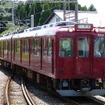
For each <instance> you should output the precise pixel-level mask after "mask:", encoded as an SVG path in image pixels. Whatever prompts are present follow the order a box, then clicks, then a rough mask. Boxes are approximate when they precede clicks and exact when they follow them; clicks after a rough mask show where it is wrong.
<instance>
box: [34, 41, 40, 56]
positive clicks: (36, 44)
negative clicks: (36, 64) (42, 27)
mask: <svg viewBox="0 0 105 105" xmlns="http://www.w3.org/2000/svg"><path fill="white" fill-rule="evenodd" d="M34 54H35V55H39V39H35V40H34Z"/></svg>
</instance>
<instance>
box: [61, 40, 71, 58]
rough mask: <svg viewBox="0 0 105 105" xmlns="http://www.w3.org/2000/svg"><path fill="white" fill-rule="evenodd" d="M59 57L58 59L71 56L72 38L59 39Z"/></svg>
mask: <svg viewBox="0 0 105 105" xmlns="http://www.w3.org/2000/svg"><path fill="white" fill-rule="evenodd" d="M59 56H60V57H70V56H73V39H72V38H60V41H59Z"/></svg>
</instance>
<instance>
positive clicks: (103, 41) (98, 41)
mask: <svg viewBox="0 0 105 105" xmlns="http://www.w3.org/2000/svg"><path fill="white" fill-rule="evenodd" d="M94 56H95V57H105V38H95V39H94Z"/></svg>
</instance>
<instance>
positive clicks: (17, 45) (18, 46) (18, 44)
mask: <svg viewBox="0 0 105 105" xmlns="http://www.w3.org/2000/svg"><path fill="white" fill-rule="evenodd" d="M15 51H16V52H17V53H20V40H16V49H15Z"/></svg>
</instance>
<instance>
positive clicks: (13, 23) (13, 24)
mask: <svg viewBox="0 0 105 105" xmlns="http://www.w3.org/2000/svg"><path fill="white" fill-rule="evenodd" d="M11 3H12V32H14V26H15V22H14V1H12V0H11Z"/></svg>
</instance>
